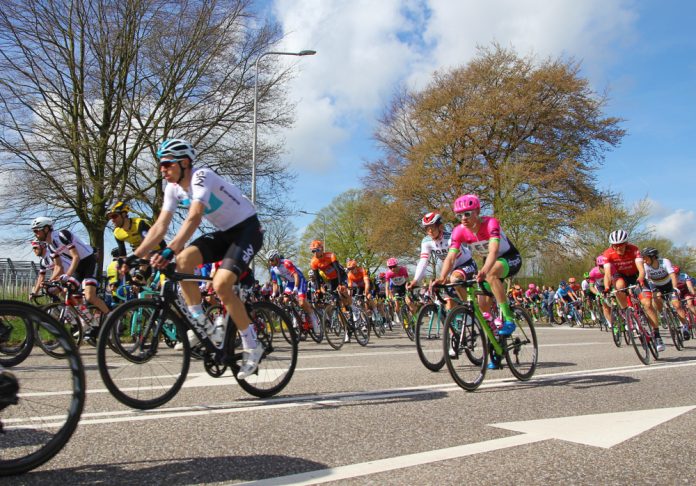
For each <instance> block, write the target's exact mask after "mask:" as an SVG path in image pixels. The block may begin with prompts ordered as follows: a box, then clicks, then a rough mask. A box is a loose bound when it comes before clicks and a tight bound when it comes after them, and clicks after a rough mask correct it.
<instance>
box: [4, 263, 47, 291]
mask: <svg viewBox="0 0 696 486" xmlns="http://www.w3.org/2000/svg"><path fill="white" fill-rule="evenodd" d="M38 275H39V266H38V265H37V264H36V263H35V262H32V261H21V260H12V259H10V258H0V298H3V299H20V300H26V299H27V296H28V295H29V292H30V291H31V289H32V287H33V286H34V283H35V282H36V277H37V276H38Z"/></svg>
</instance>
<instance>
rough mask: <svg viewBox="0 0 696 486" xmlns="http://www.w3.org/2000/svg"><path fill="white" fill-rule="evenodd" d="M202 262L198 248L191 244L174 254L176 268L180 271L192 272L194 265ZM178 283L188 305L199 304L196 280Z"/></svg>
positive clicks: (199, 298)
mask: <svg viewBox="0 0 696 486" xmlns="http://www.w3.org/2000/svg"><path fill="white" fill-rule="evenodd" d="M202 263H203V255H202V254H201V251H200V249H199V248H198V247H196V246H193V245H192V246H189V247H188V248H184V249H183V250H182V251H181V252H180V253H179V254H178V255H177V256H176V270H177V271H178V272H181V273H193V272H194V270H195V269H196V267H197V266H198V265H200V264H202ZM179 285H180V287H181V293H182V294H184V300H185V301H186V304H187V305H188V306H195V305H200V304H201V291H200V289H199V288H198V282H181V283H180V284H179Z"/></svg>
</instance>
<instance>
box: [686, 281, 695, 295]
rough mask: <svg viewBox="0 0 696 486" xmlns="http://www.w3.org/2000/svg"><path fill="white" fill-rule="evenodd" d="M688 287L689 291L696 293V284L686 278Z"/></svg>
mask: <svg viewBox="0 0 696 486" xmlns="http://www.w3.org/2000/svg"><path fill="white" fill-rule="evenodd" d="M686 288H687V289H689V293H691V294H696V292H694V284H692V283H691V280H689V279H687V280H686Z"/></svg>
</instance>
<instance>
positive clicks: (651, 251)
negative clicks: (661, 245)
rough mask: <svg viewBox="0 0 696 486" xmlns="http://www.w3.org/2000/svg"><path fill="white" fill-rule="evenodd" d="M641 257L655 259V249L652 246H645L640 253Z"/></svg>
mask: <svg viewBox="0 0 696 486" xmlns="http://www.w3.org/2000/svg"><path fill="white" fill-rule="evenodd" d="M640 253H641V254H642V255H643V256H648V257H650V258H657V254H658V252H657V249H656V248H653V247H652V246H646V247H645V248H643V249H642V250H641V252H640Z"/></svg>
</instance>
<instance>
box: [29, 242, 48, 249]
mask: <svg viewBox="0 0 696 486" xmlns="http://www.w3.org/2000/svg"><path fill="white" fill-rule="evenodd" d="M47 246H48V243H46V242H45V241H40V240H32V241H31V247H32V248H41V249H42V250H43V249H44V248H46V247H47Z"/></svg>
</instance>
